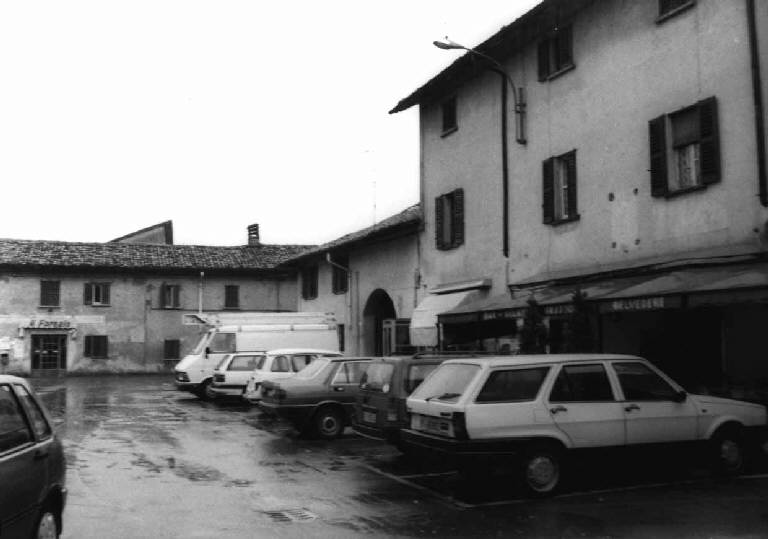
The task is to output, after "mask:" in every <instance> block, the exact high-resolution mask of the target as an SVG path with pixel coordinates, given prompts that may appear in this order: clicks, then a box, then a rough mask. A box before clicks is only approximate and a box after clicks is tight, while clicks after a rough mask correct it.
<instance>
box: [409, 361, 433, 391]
mask: <svg viewBox="0 0 768 539" xmlns="http://www.w3.org/2000/svg"><path fill="white" fill-rule="evenodd" d="M438 365H440V364H439V363H433V364H431V365H411V366H410V367H408V376H407V377H406V379H405V392H406V393H407V394H409V395H410V394H411V393H413V392H414V390H415V389H416V388H417V387H419V386H420V385H421V383H422V382H423V381H424V379H425V378H426V377H427V376H429V375H430V374H432V371H434V370H435V369H436V368H437V367H438Z"/></svg>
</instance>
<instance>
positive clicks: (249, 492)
mask: <svg viewBox="0 0 768 539" xmlns="http://www.w3.org/2000/svg"><path fill="white" fill-rule="evenodd" d="M32 382H33V385H35V387H36V388H37V390H38V392H39V393H40V394H41V396H42V398H43V400H44V402H45V404H46V405H47V406H48V408H49V410H50V411H51V415H52V416H53V417H54V420H55V422H56V423H57V425H58V433H59V435H60V436H61V438H62V439H63V441H64V446H65V450H66V455H67V465H68V475H67V486H68V488H69V500H68V504H67V509H66V511H65V514H64V536H63V537H65V538H73V539H74V538H112V537H115V538H123V537H125V538H144V537H146V538H165V537H183V538H197V537H205V538H227V537H290V538H294V537H298V538H302V537H333V538H335V537H360V536H367V537H649V538H650V537H654V538H655V537H678V538H680V537H768V474H765V473H764V469H758V470H756V471H754V472H753V473H752V474H751V475H748V476H745V477H741V478H737V479H734V480H730V481H724V482H718V481H715V480H713V479H711V478H710V477H709V476H708V474H706V472H705V471H703V470H701V469H698V468H697V467H696V466H695V465H693V464H691V463H690V462H687V461H685V460H683V461H675V462H674V463H665V464H666V465H659V461H655V463H654V465H653V466H640V465H638V464H637V463H635V462H632V463H621V464H619V465H617V464H613V465H607V464H606V463H600V462H598V463H592V464H593V466H591V467H583V466H580V467H578V468H577V469H576V470H575V473H574V474H572V480H571V482H570V484H569V485H568V486H566V488H565V490H564V492H563V493H562V494H561V495H559V496H557V497H555V498H552V499H547V500H526V499H524V498H521V496H520V494H519V492H518V489H517V488H516V487H515V482H514V478H513V477H511V476H509V475H504V474H501V475H496V476H494V478H493V479H488V478H481V479H477V480H472V479H470V480H466V478H460V477H459V476H458V474H456V473H454V472H453V471H452V470H450V469H448V468H445V467H442V466H441V465H440V464H438V463H428V464H423V463H421V464H420V463H414V462H409V461H407V460H406V459H404V458H402V457H401V456H400V455H399V453H398V452H397V451H396V450H395V449H394V448H391V447H390V446H387V445H385V444H382V443H378V442H375V441H372V440H367V439H364V438H360V437H357V436H355V435H353V434H352V433H351V432H350V431H349V430H348V431H347V433H346V434H345V436H344V437H342V438H341V439H339V440H336V441H333V442H322V441H316V440H308V439H303V438H300V437H298V436H297V435H296V434H295V433H294V432H293V431H292V429H291V428H290V427H289V426H287V425H285V424H282V423H280V422H278V421H274V420H271V419H268V418H266V417H264V416H262V415H261V414H260V413H259V411H258V409H256V408H254V407H250V406H245V405H241V404H239V403H228V404H224V405H221V404H217V403H207V402H201V401H199V400H197V399H196V398H195V397H194V396H192V395H190V394H186V393H181V392H178V391H176V390H175V388H174V386H173V384H172V380H171V378H170V376H168V377H165V376H123V377H118V376H110V377H70V378H59V379H48V380H32ZM595 464H596V465H595ZM595 470H599V472H596V471H595Z"/></svg>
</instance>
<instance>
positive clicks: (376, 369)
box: [352, 355, 455, 447]
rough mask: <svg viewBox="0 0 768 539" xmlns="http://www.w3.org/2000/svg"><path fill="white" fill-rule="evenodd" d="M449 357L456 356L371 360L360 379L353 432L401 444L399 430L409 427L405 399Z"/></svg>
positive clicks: (399, 357) (421, 356)
mask: <svg viewBox="0 0 768 539" xmlns="http://www.w3.org/2000/svg"><path fill="white" fill-rule="evenodd" d="M449 357H455V356H448V357H447V356H439V355H415V356H389V357H380V358H377V359H374V360H373V361H371V363H370V364H369V365H368V368H367V369H366V370H365V373H364V374H363V377H362V379H361V380H360V389H359V391H358V394H357V398H356V402H355V413H354V414H353V416H352V428H353V429H354V431H355V432H356V433H358V434H360V435H362V436H365V437H367V438H374V439H377V440H386V441H387V442H389V443H391V444H394V445H397V446H398V447H400V429H404V428H408V414H407V411H406V407H405V400H406V398H407V397H408V395H410V394H411V393H412V392H413V390H415V389H416V388H417V387H419V385H420V384H421V383H422V382H423V381H424V379H425V378H426V377H427V375H429V374H430V373H431V372H432V371H433V370H435V369H436V368H437V366H438V365H440V364H441V363H442V362H443V361H445V360H446V359H449Z"/></svg>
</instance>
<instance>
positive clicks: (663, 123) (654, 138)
mask: <svg viewBox="0 0 768 539" xmlns="http://www.w3.org/2000/svg"><path fill="white" fill-rule="evenodd" d="M648 135H649V144H648V146H649V148H650V152H651V196H654V197H663V196H665V195H666V194H667V191H668V182H667V117H666V115H662V116H659V117H658V118H655V119H653V120H651V121H650V122H648Z"/></svg>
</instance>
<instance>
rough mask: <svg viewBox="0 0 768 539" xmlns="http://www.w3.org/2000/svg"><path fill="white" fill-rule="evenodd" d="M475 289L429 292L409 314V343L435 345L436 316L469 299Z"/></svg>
mask: <svg viewBox="0 0 768 539" xmlns="http://www.w3.org/2000/svg"><path fill="white" fill-rule="evenodd" d="M477 294H478V291H477V290H462V291H459V292H452V293H448V294H430V295H429V296H427V297H425V298H424V299H423V300H421V303H419V305H418V307H416V309H414V311H413V315H412V316H411V328H410V329H411V344H412V345H414V346H437V316H438V315H439V314H440V313H443V312H445V311H450V310H451V309H453V308H455V307H457V306H459V305H460V304H462V302H464V301H471V300H472V299H473V298H474V297H476V296H477Z"/></svg>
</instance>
